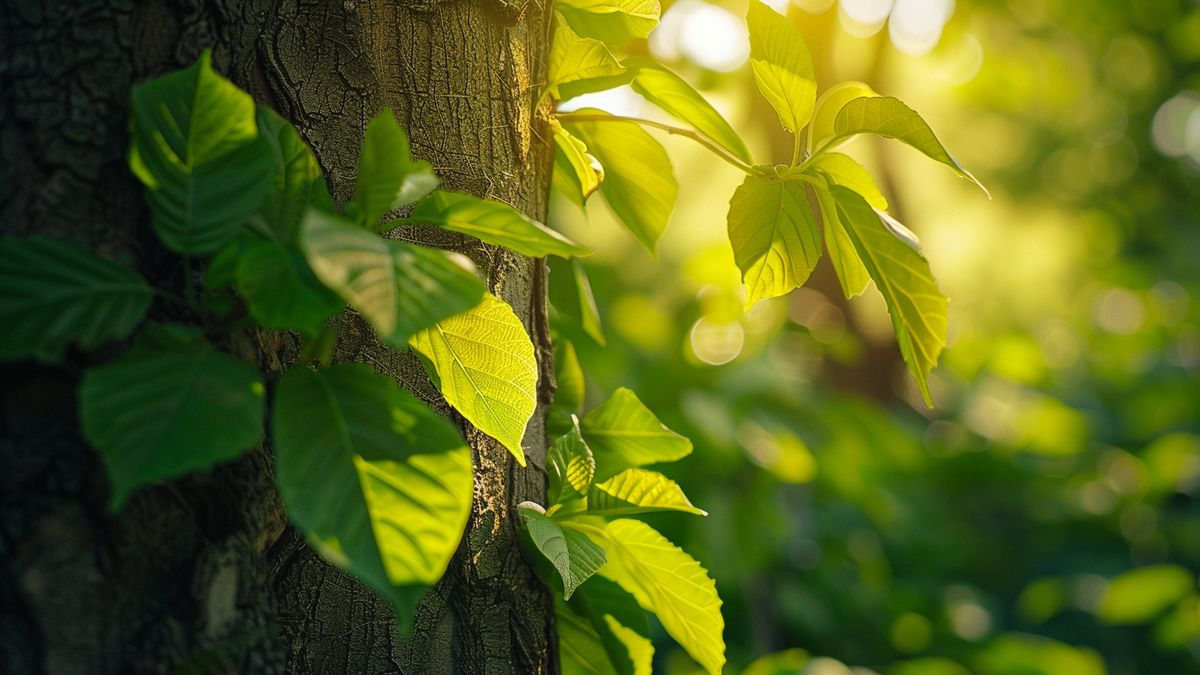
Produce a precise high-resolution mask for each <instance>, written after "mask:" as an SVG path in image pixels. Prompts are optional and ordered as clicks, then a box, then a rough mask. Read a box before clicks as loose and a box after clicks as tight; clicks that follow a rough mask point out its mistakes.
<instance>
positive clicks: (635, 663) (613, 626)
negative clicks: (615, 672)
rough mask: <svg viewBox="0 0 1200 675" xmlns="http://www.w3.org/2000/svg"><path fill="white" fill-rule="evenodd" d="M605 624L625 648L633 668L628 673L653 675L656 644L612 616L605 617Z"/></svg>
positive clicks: (631, 674)
mask: <svg viewBox="0 0 1200 675" xmlns="http://www.w3.org/2000/svg"><path fill="white" fill-rule="evenodd" d="M604 623H605V624H606V625H607V626H608V629H609V631H611V633H612V636H613V638H615V639H616V641H617V642H620V643H621V645H622V646H623V647H624V648H625V653H626V655H627V656H628V657H629V661H630V666H631V669H630V670H629V671H628V672H629V673H630V675H651V673H652V667H653V664H654V643H652V642H650V638H648V637H646V636H645V635H642V634H640V633H638V632H637V631H635V630H633V629H632V628H627V627H626V626H624V625H622V624H621V622H620V621H617V620H616V619H615V618H614V617H613V615H611V614H605V615H604Z"/></svg>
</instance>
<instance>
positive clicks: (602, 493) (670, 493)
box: [587, 468, 708, 516]
mask: <svg viewBox="0 0 1200 675" xmlns="http://www.w3.org/2000/svg"><path fill="white" fill-rule="evenodd" d="M587 510H588V512H589V513H593V514H595V515H601V516H629V515H635V514H639V513H649V512H652V511H683V512H684V513H694V514H696V515H698V516H707V515H708V514H707V513H706V512H704V511H702V510H700V509H698V508H696V507H695V506H693V505H692V502H690V501H689V500H688V498H687V495H685V494H683V489H682V488H680V487H679V484H678V483H676V482H675V481H673V480H671V479H670V478H667V477H666V476H664V475H662V474H661V473H658V472H657V471H648V470H646V469H637V468H633V469H625V470H624V471H622V472H621V473H618V474H617V475H615V476H613V477H612V478H609V479H608V480H606V481H604V482H602V483H596V484H595V485H592V488H591V490H589V491H588V504H587Z"/></svg>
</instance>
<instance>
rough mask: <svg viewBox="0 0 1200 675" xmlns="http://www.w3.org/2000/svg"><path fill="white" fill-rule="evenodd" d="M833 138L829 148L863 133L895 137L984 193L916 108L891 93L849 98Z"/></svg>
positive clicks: (839, 117) (840, 111) (981, 187)
mask: <svg viewBox="0 0 1200 675" xmlns="http://www.w3.org/2000/svg"><path fill="white" fill-rule="evenodd" d="M833 127H834V134H833V137H832V138H831V139H830V140H829V141H828V142H827V143H826V144H825V145H824V148H825V149H832V148H834V147H836V146H837V145H838V143H841V142H842V141H844V140H846V139H847V138H850V137H851V136H855V135H857V134H862V133H873V134H878V135H880V136H883V137H885V138H894V139H896V140H898V141H900V142H901V143H904V144H905V145H909V146H912V147H914V148H916V149H917V150H920V151H921V152H922V153H924V154H925V156H926V157H929V158H930V159H932V160H934V161H937V162H941V163H942V164H945V165H946V166H948V167H950V168H951V169H954V172H955V173H957V174H958V175H960V176H962V177H963V178H966V179H967V180H969V181H971V182H972V183H975V184H976V185H978V186H979V188H980V189H981V190H983V191H984V192H987V189H986V188H984V187H983V184H982V183H980V182H979V181H978V180H976V179H975V176H972V175H971V172H970V171H967V170H966V169H964V168H963V167H962V165H961V164H959V163H958V162H957V161H956V160H955V159H954V158H953V157H951V156H950V153H948V152H946V148H945V147H943V146H942V143H941V141H939V140H938V139H937V136H934V135H933V130H932V129H930V128H929V125H928V124H926V123H925V120H923V119H921V116H920V115H918V114H917V113H916V111H915V110H913V109H912V108H909V107H908V106H906V105H904V103H902V102H901V101H900V100H899V99H895V98H892V97H891V96H873V97H863V98H856V99H853V100H851V101H850V102H848V103H846V104H845V105H844V106H842V109H841V110H839V111H838V114H837V118H836V119H835V120H834V125H833Z"/></svg>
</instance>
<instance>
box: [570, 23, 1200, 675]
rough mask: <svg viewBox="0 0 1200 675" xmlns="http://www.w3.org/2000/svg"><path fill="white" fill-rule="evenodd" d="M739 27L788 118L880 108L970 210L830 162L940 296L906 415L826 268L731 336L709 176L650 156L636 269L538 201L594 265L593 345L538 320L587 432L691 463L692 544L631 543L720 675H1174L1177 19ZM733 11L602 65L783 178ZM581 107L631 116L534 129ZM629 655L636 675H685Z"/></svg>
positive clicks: (1189, 180) (1194, 613)
mask: <svg viewBox="0 0 1200 675" xmlns="http://www.w3.org/2000/svg"><path fill="white" fill-rule="evenodd" d="M772 4H773V6H775V7H776V9H778V10H780V11H784V12H787V14H788V15H789V16H790V17H791V18H792V20H793V21H794V23H795V24H796V25H797V26H798V27H799V28H800V29H801V31H802V32H803V33H804V35H805V37H806V39H807V41H808V43H809V46H810V48H811V50H812V52H813V55H814V61H815V63H816V67H817V72H818V79H819V85H820V88H821V89H824V88H825V87H828V86H830V85H831V84H834V83H837V82H839V81H843V80H861V81H864V82H867V83H868V84H870V85H871V86H872V87H874V88H875V90H877V91H879V92H881V93H884V94H889V95H894V96H897V97H899V98H900V99H902V100H904V101H905V102H907V103H908V104H909V105H911V106H912V107H914V108H915V109H916V110H918V111H920V112H921V113H922V115H923V116H924V117H925V118H926V119H927V120H928V121H929V122H930V124H931V126H932V127H933V128H934V130H935V131H936V132H937V133H938V134H939V137H940V138H941V140H942V141H943V142H944V143H945V145H946V146H947V147H948V148H949V149H950V151H951V152H952V153H954V154H955V155H956V157H957V158H958V159H959V160H960V161H961V162H962V163H963V164H965V165H966V166H967V167H968V168H970V169H971V170H972V171H973V172H974V173H975V174H976V175H977V176H979V177H980V179H981V180H983V182H984V183H985V184H986V185H987V186H988V187H989V188H990V190H991V192H992V194H993V196H994V199H993V200H991V201H988V200H987V199H986V198H984V197H982V196H981V195H980V193H979V192H978V190H976V189H974V188H973V187H972V186H971V185H970V184H968V183H967V182H966V181H963V180H960V179H957V178H955V177H954V176H953V175H952V174H951V173H950V172H948V171H945V170H944V168H942V167H939V166H936V165H934V164H933V163H931V162H928V161H926V160H924V159H923V158H922V157H920V156H919V155H918V154H917V153H915V152H911V151H908V149H907V148H904V147H903V146H900V145H898V144H895V143H893V142H889V141H882V140H880V141H876V140H870V139H862V140H857V141H854V142H853V143H852V144H851V145H849V146H847V152H849V153H850V154H851V155H853V156H855V157H856V158H857V159H859V160H860V161H862V162H863V163H865V164H866V165H867V166H868V168H870V169H871V170H872V172H873V173H874V174H875V175H876V176H877V177H878V181H879V182H880V185H881V187H882V188H883V189H884V191H885V193H886V194H887V196H888V198H889V201H890V202H891V205H892V209H891V210H892V213H893V215H896V216H897V217H898V218H899V219H900V220H901V221H903V222H904V223H905V224H907V225H908V226H909V227H910V228H911V229H913V230H914V231H916V232H917V233H918V234H919V235H920V237H921V241H922V246H923V250H924V252H925V254H926V256H927V257H928V258H929V260H930V264H931V266H932V268H933V271H934V274H935V276H936V277H937V278H938V280H939V284H940V286H941V288H942V290H943V291H944V292H945V293H946V294H947V295H948V296H949V297H950V299H951V305H950V311H951V316H950V334H949V348H948V350H947V352H946V353H945V354H944V355H943V357H942V361H941V364H940V366H939V368H938V369H937V370H935V371H934V375H933V377H932V378H931V387H932V388H933V393H934V399H935V401H936V407H935V408H934V409H932V410H929V409H926V408H925V406H924V405H923V404H922V403H921V402H920V399H919V396H918V395H917V393H916V390H915V387H914V386H913V385H912V383H911V380H910V379H908V377H907V376H906V375H905V374H904V369H903V364H902V362H901V360H900V358H899V354H898V352H897V351H896V348H895V346H894V338H893V336H892V333H891V325H890V322H889V320H888V317H887V313H886V309H885V307H884V304H883V302H882V299H881V298H880V297H879V295H878V293H877V292H876V291H874V290H869V291H868V293H867V294H866V295H867V297H860V298H856V299H855V300H854V301H851V302H846V301H845V300H844V299H843V298H842V296H841V294H840V292H839V290H838V285H837V282H836V280H835V278H834V276H833V273H832V270H831V269H830V268H829V266H828V263H827V262H826V261H822V265H821V267H820V268H819V269H818V271H817V273H816V274H814V276H813V279H812V280H811V281H810V282H809V284H808V285H807V286H806V287H805V288H804V289H800V290H799V291H796V292H794V293H792V294H791V295H790V296H789V297H786V298H780V299H776V300H772V301H766V302H762V303H759V304H758V306H757V307H756V308H755V309H754V310H753V311H751V312H750V313H749V314H748V315H743V313H742V311H741V306H742V295H741V294H742V291H741V289H740V284H739V279H738V274H737V269H736V267H735V266H734V263H733V257H732V254H731V252H730V250H729V245H728V243H727V241H726V239H725V222H724V217H723V215H722V214H724V213H725V209H726V207H727V203H728V200H729V197H730V195H731V194H732V193H733V190H734V188H735V187H736V186H737V184H738V182H739V181H740V175H739V174H738V173H737V170H736V169H733V168H731V167H728V166H727V165H725V164H723V163H721V162H718V161H716V160H715V159H714V158H712V157H711V156H709V155H707V154H705V151H704V150H703V149H702V148H700V147H698V146H695V145H692V144H689V142H688V141H687V140H683V139H677V138H664V139H663V140H664V142H665V143H666V145H667V147H668V150H669V151H670V152H671V156H672V161H673V164H674V167H675V172H676V175H677V176H678V178H679V181H680V183H681V190H680V197H679V203H678V205H677V207H676V210H675V213H674V215H673V218H672V224H671V227H670V229H669V230H668V232H667V234H666V235H665V237H664V238H663V240H662V242H661V244H660V250H659V255H658V259H657V260H654V259H652V258H651V257H650V256H649V255H648V254H647V253H646V252H645V251H644V250H643V249H642V248H641V247H640V246H639V245H638V244H637V243H636V242H635V241H634V239H633V238H632V237H629V236H628V235H627V234H626V233H624V232H623V231H622V230H621V228H620V227H619V226H618V225H617V224H615V221H614V220H613V219H612V217H611V215H610V214H609V213H608V211H607V209H606V207H605V205H604V204H603V203H602V198H600V197H597V198H594V199H593V200H591V203H590V204H589V206H588V213H587V217H586V218H585V217H584V215H583V214H582V213H580V212H579V211H578V210H577V209H576V207H574V206H572V205H570V204H567V203H565V202H563V203H557V204H555V208H554V210H553V212H552V217H553V220H554V222H555V224H556V225H557V226H559V227H562V228H564V229H565V230H566V231H567V232H568V233H569V234H570V235H572V236H573V237H575V238H576V239H577V240H578V241H581V242H582V243H585V244H590V245H592V246H593V247H594V248H595V249H596V250H597V251H598V252H599V253H598V254H597V255H596V256H595V257H594V258H591V259H588V261H587V272H588V274H589V275H590V278H591V284H592V287H593V290H594V291H595V295H596V299H597V303H598V305H599V309H600V314H601V317H602V321H603V330H604V338H605V341H606V343H607V344H606V346H602V345H600V344H599V343H598V342H597V341H596V340H595V339H594V338H592V337H589V336H588V335H586V334H585V333H584V332H582V331H581V330H580V329H579V328H578V327H577V325H576V323H575V322H573V321H571V320H570V319H569V317H566V316H560V317H558V319H557V320H556V329H557V331H558V334H559V339H560V341H570V342H572V343H573V344H574V346H575V347H576V350H577V352H578V355H579V358H580V360H581V361H582V363H583V365H584V369H585V371H586V372H587V373H588V378H589V379H588V383H587V385H588V400H589V403H590V404H593V405H594V404H595V403H596V402H598V401H601V400H603V398H604V397H606V396H607V395H608V393H610V392H611V391H612V390H613V389H615V388H616V387H618V386H622V385H625V386H629V387H631V388H632V389H634V390H635V391H637V392H638V394H639V396H640V397H641V398H642V399H643V400H644V401H645V402H646V403H647V405H649V406H650V407H651V408H652V409H653V410H655V411H656V412H657V413H658V414H659V416H660V417H661V418H662V419H663V421H664V422H665V423H667V424H668V425H669V426H671V427H672V428H674V429H676V430H678V431H679V432H681V433H684V434H685V435H687V436H689V437H690V438H692V440H693V441H694V442H695V444H696V452H695V454H694V455H693V456H692V457H691V458H689V459H688V460H686V461H684V462H680V463H678V464H677V465H672V466H670V467H667V468H666V471H667V472H668V473H671V474H672V475H673V477H674V478H675V479H676V480H678V481H679V482H680V483H682V484H683V486H684V488H685V489H686V491H687V492H688V494H689V495H690V496H691V497H692V499H693V501H694V502H695V503H697V504H698V505H700V506H701V507H703V508H705V509H707V510H708V511H709V513H710V514H711V515H710V516H709V517H708V518H707V519H704V520H702V521H691V520H687V519H684V518H680V517H673V516H662V517H659V518H658V519H657V520H656V521H655V525H656V526H659V527H661V528H662V529H663V531H664V532H665V533H667V534H668V536H670V537H671V538H672V539H673V540H674V541H676V542H679V543H680V544H682V545H684V547H685V548H687V549H688V550H690V551H693V552H694V553H696V554H697V557H698V558H699V559H700V560H701V561H702V562H703V563H704V564H705V565H706V566H707V567H708V568H709V569H710V570H711V571H712V573H713V575H714V576H715V577H716V579H717V581H718V587H719V590H720V593H721V596H722V597H723V598H724V600H725V603H726V604H725V608H724V613H725V617H726V622H727V628H726V640H727V642H728V644H729V649H730V663H731V666H730V672H745V673H748V674H752V675H765V674H770V673H800V672H803V673H808V674H813V675H815V674H820V675H836V674H845V673H856V674H860V673H870V672H876V673H884V674H888V675H957V674H959V673H980V674H983V675H993V674H995V675H1008V674H1013V675H1076V674H1078V675H1092V674H1101V673H1111V674H1113V675H1123V674H1129V675H1133V674H1135V673H1136V674H1144V675H1151V674H1160V673H1200V593H1198V592H1197V571H1198V570H1200V419H1198V418H1200V320H1198V318H1200V308H1198V307H1197V299H1200V265H1198V264H1197V256H1198V255H1200V3H1198V2H1195V1H1194V0H1139V1H1138V2H1128V3H1127V2H1108V1H1107V0H1104V1H1102V0H1092V1H1087V2H1075V1H1071V0H959V1H958V2H957V3H955V2H954V1H953V0H911V1H910V0H895V1H894V2H892V1H890V0H838V1H837V2H833V1H831V0H792V3H791V4H790V5H789V4H788V3H787V0H780V1H778V2H773V3H772ZM745 9H746V5H745V2H744V0H743V1H741V2H738V1H730V2H711V3H710V2H704V1H703V0H677V1H675V2H664V4H663V10H664V14H663V21H662V24H661V26H660V27H659V28H658V30H657V31H656V32H655V33H654V34H652V35H651V37H650V39H649V40H648V41H646V42H643V43H635V44H632V45H630V46H628V47H627V48H626V49H625V53H626V54H637V53H647V52H649V53H653V54H654V55H655V56H656V57H658V58H659V59H661V60H662V61H664V62H666V63H668V64H669V65H671V66H672V67H673V68H675V69H676V70H677V71H679V72H680V73H681V74H683V75H684V76H685V77H687V78H688V79H689V80H690V81H692V82H693V83H695V84H697V85H698V86H699V87H701V88H702V90H703V91H704V93H705V95H706V96H708V97H709V99H710V100H711V101H712V102H713V103H714V105H716V106H717V107H718V108H719V109H720V110H721V111H722V112H723V113H724V114H725V115H726V117H727V118H728V119H729V120H730V121H731V122H732V123H733V124H734V126H735V127H737V128H738V130H739V131H740V132H741V133H742V134H743V135H744V137H745V138H746V139H747V140H748V142H750V143H751V146H752V149H753V151H754V154H755V157H756V160H758V161H759V162H766V161H781V162H782V161H786V160H787V158H788V157H790V151H791V143H790V140H789V139H788V138H786V137H784V136H783V135H782V132H778V133H776V132H777V129H778V125H777V124H776V123H775V121H774V119H773V113H772V112H771V111H770V110H768V109H766V107H765V104H761V105H760V103H761V99H759V98H758V97H757V96H754V95H752V92H753V87H754V84H753V81H752V78H751V77H750V74H749V68H748V66H747V64H746V57H747V53H748V46H747V44H746V34H745V26H744V24H743V23H742V21H743V20H742V17H744V15H745ZM585 99H586V100H585ZM585 105H590V106H596V107H600V108H604V109H607V110H609V111H611V112H614V113H621V114H634V115H638V116H643V117H654V112H653V111H652V109H651V108H650V107H649V106H646V105H644V104H643V103H642V102H641V101H640V99H639V98H638V97H637V95H636V94H634V93H632V92H631V91H629V90H627V89H617V90H612V91H609V92H603V93H601V94H595V95H588V96H587V97H584V98H580V99H576V100H575V101H574V102H571V103H570V104H569V105H568V106H565V107H582V106H585ZM664 121H666V120H664ZM560 274H561V272H560ZM593 332H594V331H593ZM657 646H658V648H659V652H658V655H657V657H656V672H657V671H660V670H661V671H662V672H666V673H691V672H698V671H696V670H695V667H694V666H693V665H692V664H691V662H690V661H689V660H688V659H687V657H686V656H685V655H684V654H683V653H682V652H680V651H678V650H675V651H672V646H671V643H670V641H669V640H665V639H664V640H660V641H658V645H657Z"/></svg>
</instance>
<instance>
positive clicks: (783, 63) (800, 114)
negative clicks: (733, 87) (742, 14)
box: [746, 0, 817, 133]
mask: <svg viewBox="0 0 1200 675" xmlns="http://www.w3.org/2000/svg"><path fill="white" fill-rule="evenodd" d="M746 23H747V24H748V25H749V27H750V69H751V70H752V71H753V72H754V83H755V84H756V85H758V90H759V91H760V92H762V95H763V97H764V98H766V99H767V102H768V103H770V104H771V107H772V108H774V109H775V112H776V113H777V114H778V115H779V123H780V124H782V125H783V128H784V129H786V130H788V131H790V132H792V133H797V132H799V131H800V129H801V128H803V127H804V125H806V124H808V120H809V118H810V117H811V116H812V112H813V104H814V102H815V101H816V98H817V78H816V74H815V73H814V72H813V63H812V55H811V54H809V52H808V46H807V45H805V44H804V38H803V37H801V36H800V31H798V30H796V27H795V26H793V25H792V22H791V21H790V20H789V19H788V18H787V17H784V16H781V15H780V14H779V13H778V12H776V11H775V10H773V9H771V8H770V7H768V6H767V5H765V4H763V3H762V2H760V0H750V10H749V13H748V14H747V15H746Z"/></svg>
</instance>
